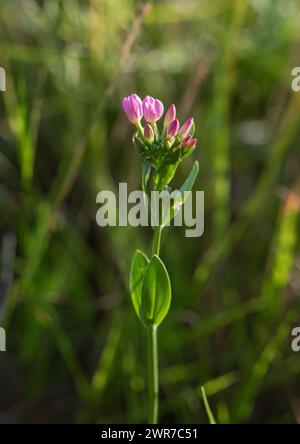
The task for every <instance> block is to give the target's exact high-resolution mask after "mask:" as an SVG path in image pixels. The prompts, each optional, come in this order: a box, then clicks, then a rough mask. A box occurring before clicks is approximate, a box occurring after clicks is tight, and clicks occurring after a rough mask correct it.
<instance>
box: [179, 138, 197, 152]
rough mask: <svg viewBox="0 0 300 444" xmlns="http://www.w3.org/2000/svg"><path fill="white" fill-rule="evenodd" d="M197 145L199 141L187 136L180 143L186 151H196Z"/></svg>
mask: <svg viewBox="0 0 300 444" xmlns="http://www.w3.org/2000/svg"><path fill="white" fill-rule="evenodd" d="M196 144H197V139H194V138H193V137H192V136H186V137H184V139H182V141H181V142H180V145H181V147H182V148H183V149H184V150H191V149H194V148H195V147H196Z"/></svg>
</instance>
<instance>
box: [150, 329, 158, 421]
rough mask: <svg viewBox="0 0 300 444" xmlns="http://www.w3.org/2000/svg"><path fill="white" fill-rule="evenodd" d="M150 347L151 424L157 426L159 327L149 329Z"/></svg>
mask: <svg viewBox="0 0 300 444" xmlns="http://www.w3.org/2000/svg"><path fill="white" fill-rule="evenodd" d="M148 347H149V362H148V364H149V424H157V416H158V357H157V327H156V325H151V326H150V327H148Z"/></svg>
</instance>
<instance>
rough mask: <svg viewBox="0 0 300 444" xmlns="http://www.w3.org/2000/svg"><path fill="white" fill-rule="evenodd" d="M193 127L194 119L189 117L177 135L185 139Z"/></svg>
mask: <svg viewBox="0 0 300 444" xmlns="http://www.w3.org/2000/svg"><path fill="white" fill-rule="evenodd" d="M193 125H194V119H193V117H190V118H189V119H187V120H186V121H185V122H184V124H183V125H182V127H181V128H180V130H179V135H180V136H181V137H186V136H187V135H188V133H189V132H190V130H191V128H192V127H193Z"/></svg>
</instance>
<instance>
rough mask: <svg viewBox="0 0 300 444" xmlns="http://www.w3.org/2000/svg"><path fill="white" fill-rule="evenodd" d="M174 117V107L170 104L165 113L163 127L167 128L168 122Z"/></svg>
mask: <svg viewBox="0 0 300 444" xmlns="http://www.w3.org/2000/svg"><path fill="white" fill-rule="evenodd" d="M175 119H176V107H175V105H171V106H170V108H169V109H168V111H167V112H166V115H165V119H164V128H167V127H168V126H169V125H170V123H171V122H172V121H173V120H175Z"/></svg>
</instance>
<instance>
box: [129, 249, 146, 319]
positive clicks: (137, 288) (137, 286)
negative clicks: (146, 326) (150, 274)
mask: <svg viewBox="0 0 300 444" xmlns="http://www.w3.org/2000/svg"><path fill="white" fill-rule="evenodd" d="M148 264H149V259H148V258H147V256H146V255H145V254H144V253H143V252H142V251H140V250H136V252H135V254H134V256H133V259H132V263H131V270H130V284H129V285H130V292H131V300H132V304H133V307H134V310H135V312H136V314H137V316H138V317H139V319H140V320H141V321H143V320H142V318H141V314H140V313H141V300H142V289H143V281H144V276H145V272H146V269H147V267H148Z"/></svg>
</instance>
